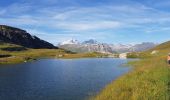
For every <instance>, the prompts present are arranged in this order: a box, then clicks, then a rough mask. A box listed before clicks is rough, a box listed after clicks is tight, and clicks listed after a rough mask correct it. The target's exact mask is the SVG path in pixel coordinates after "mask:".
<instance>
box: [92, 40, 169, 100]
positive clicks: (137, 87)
mask: <svg viewBox="0 0 170 100" xmlns="http://www.w3.org/2000/svg"><path fill="white" fill-rule="evenodd" d="M169 52H170V42H166V43H163V44H161V45H159V46H157V47H155V48H153V49H151V50H148V51H145V52H140V53H131V54H128V57H133V58H136V57H138V58H140V59H141V60H139V61H135V62H130V64H131V65H133V66H134V70H133V71H131V72H129V73H128V74H126V75H124V76H122V77H120V78H118V79H117V80H115V81H114V82H112V83H111V84H109V85H108V86H106V87H105V88H104V89H103V91H101V92H100V93H99V94H98V95H97V96H96V97H94V98H92V99H93V100H170V67H169V66H168V65H167V62H166V57H167V54H168V53H169Z"/></svg>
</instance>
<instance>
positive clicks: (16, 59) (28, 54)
mask: <svg viewBox="0 0 170 100" xmlns="http://www.w3.org/2000/svg"><path fill="white" fill-rule="evenodd" d="M103 56H105V55H104V54H101V53H81V54H76V53H72V52H69V51H65V50H62V49H29V48H24V47H22V46H18V45H14V44H7V43H0V64H13V63H20V62H25V61H31V60H36V59H39V58H63V59H69V58H91V57H103Z"/></svg>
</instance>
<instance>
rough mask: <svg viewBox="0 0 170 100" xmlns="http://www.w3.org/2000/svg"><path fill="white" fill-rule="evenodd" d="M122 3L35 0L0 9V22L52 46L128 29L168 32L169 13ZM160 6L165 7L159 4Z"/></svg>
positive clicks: (135, 3) (146, 31) (108, 0)
mask: <svg viewBox="0 0 170 100" xmlns="http://www.w3.org/2000/svg"><path fill="white" fill-rule="evenodd" d="M125 1H126V2H125ZM125 1H124V3H121V2H118V3H117V2H116V3H114V1H112V0H106V2H109V3H103V2H104V1H101V2H99V1H98V2H97V1H96V2H97V3H96V5H91V4H90V3H89V4H88V3H87V1H86V2H85V1H83V0H80V1H79V2H78V1H76V0H63V1H61V0H50V1H49V0H43V1H42V2H41V4H38V2H35V1H34V0H30V1H29V2H24V3H23V2H22V3H19V2H18V3H13V4H10V5H8V6H6V7H0V8H1V10H0V17H1V18H0V23H1V24H7V25H12V26H16V27H21V28H24V29H27V28H28V27H29V28H30V29H29V30H31V31H29V32H33V33H38V32H41V35H40V34H39V36H40V37H42V38H45V39H47V40H49V41H50V40H52V41H53V43H54V42H56V41H58V40H59V38H62V39H63V38H65V39H67V38H68V37H80V38H83V37H88V38H89V37H92V35H91V34H92V33H93V34H95V36H94V37H95V38H98V39H101V40H102V38H103V37H104V38H105V37H106V38H107V36H108V35H104V33H105V34H109V35H110V36H111V35H113V36H114V37H115V36H116V35H117V36H119V31H121V30H125V31H126V30H128V31H127V32H129V34H131V33H130V32H133V31H135V30H140V31H141V32H143V34H144V33H148V32H151V31H154V30H157V31H155V32H158V31H161V32H167V30H165V29H164V27H166V28H167V29H168V30H169V25H170V24H169V23H170V12H167V11H162V10H159V9H157V8H155V7H152V6H148V5H149V4H151V3H152V2H147V3H146V5H145V2H144V3H143V2H141V3H140V2H134V1H131V0H125ZM82 2H83V3H84V4H82ZM88 2H94V1H88ZM112 2H113V3H112ZM79 3H80V4H79ZM164 3H166V2H164ZM167 4H168V3H167ZM47 5H48V6H47ZM161 5H164V4H163V3H159V6H161ZM157 6H158V4H157ZM35 29H36V30H38V31H35ZM33 30H34V31H33ZM106 30H107V31H106ZM115 32H118V33H115ZM42 33H45V34H42ZM101 34H102V35H101ZM121 34H122V33H121ZM55 37H57V39H56V40H55V39H54V38H55ZM58 37H59V38H58ZM112 38H113V37H112Z"/></svg>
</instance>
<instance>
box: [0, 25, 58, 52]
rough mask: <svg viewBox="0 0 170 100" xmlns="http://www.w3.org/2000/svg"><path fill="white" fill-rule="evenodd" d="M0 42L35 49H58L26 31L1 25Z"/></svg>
mask: <svg viewBox="0 0 170 100" xmlns="http://www.w3.org/2000/svg"><path fill="white" fill-rule="evenodd" d="M0 42H5V43H12V44H17V45H21V46H24V47H27V48H35V49H39V48H48V49H51V48H56V47H55V46H54V45H52V44H51V43H49V42H47V41H44V40H41V39H40V38H38V37H36V36H32V35H30V34H29V33H27V32H26V31H25V30H22V29H19V28H15V27H11V26H6V25H0Z"/></svg>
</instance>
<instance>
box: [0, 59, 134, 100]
mask: <svg viewBox="0 0 170 100" xmlns="http://www.w3.org/2000/svg"><path fill="white" fill-rule="evenodd" d="M130 60H132V59H116V58H86V59H41V60H37V61H34V62H27V63H21V64H13V65H0V100H84V99H87V98H88V97H89V96H92V95H95V94H96V93H98V92H100V90H102V89H103V88H104V87H105V86H106V85H107V84H109V83H110V82H112V81H113V80H115V79H116V78H118V77H119V76H121V75H122V74H125V73H127V72H128V71H129V70H131V68H130V67H125V64H126V63H127V62H128V61H130Z"/></svg>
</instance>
